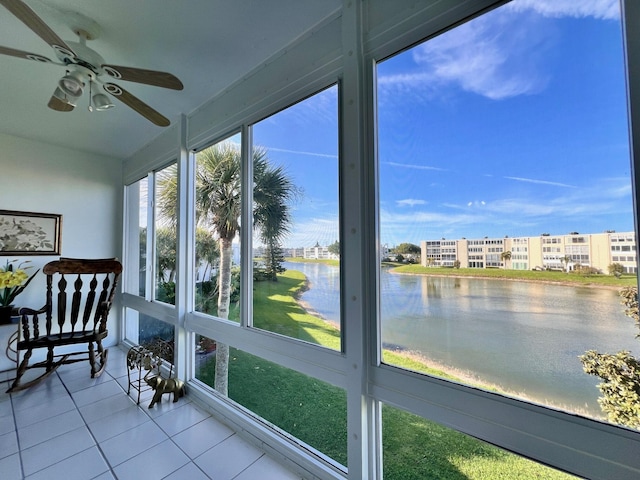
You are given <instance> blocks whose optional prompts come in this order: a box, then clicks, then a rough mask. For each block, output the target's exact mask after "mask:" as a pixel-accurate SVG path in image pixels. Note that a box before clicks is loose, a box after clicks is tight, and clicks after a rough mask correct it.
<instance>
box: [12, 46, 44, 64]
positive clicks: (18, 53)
mask: <svg viewBox="0 0 640 480" xmlns="http://www.w3.org/2000/svg"><path fill="white" fill-rule="evenodd" d="M0 53H1V54H3V55H11V56H12V57H18V58H26V59H27V60H35V61H36V62H43V63H47V62H51V60H49V59H48V58H47V57H44V56H42V55H38V54H37V53H29V52H24V51H22V50H16V49H15V48H9V47H0Z"/></svg>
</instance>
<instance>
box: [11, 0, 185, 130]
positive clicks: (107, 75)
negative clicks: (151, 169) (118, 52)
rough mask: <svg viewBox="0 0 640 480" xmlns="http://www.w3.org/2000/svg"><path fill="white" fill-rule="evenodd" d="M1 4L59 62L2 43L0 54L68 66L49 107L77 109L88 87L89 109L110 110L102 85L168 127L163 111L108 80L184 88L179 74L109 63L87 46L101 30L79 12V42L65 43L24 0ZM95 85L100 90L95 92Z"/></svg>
mask: <svg viewBox="0 0 640 480" xmlns="http://www.w3.org/2000/svg"><path fill="white" fill-rule="evenodd" d="M0 4H2V5H3V6H4V7H5V8H6V9H7V10H9V11H10V12H11V13H12V14H13V15H14V16H15V17H17V18H18V19H19V20H20V21H22V22H23V23H24V24H25V25H26V26H27V27H29V28H30V29H31V30H33V32H34V33H35V34H36V35H38V36H39V37H40V38H42V39H43V40H44V41H45V42H46V43H48V44H49V45H50V46H51V47H52V48H53V50H54V52H55V54H56V57H57V58H58V62H54V61H52V60H50V59H49V58H47V57H44V56H42V55H39V54H35V53H29V52H24V51H22V50H16V49H13V48H9V47H2V46H0V54H4V55H10V56H13V57H19V58H25V59H27V60H34V61H37V62H43V63H53V64H56V65H62V66H63V67H65V69H66V73H65V75H64V76H63V77H62V78H61V79H60V81H59V82H58V86H57V87H56V89H55V91H54V92H53V95H52V96H51V99H50V100H49V103H48V106H49V108H51V109H53V110H56V111H59V112H70V111H71V110H73V109H74V108H75V106H76V103H77V100H78V99H79V98H80V97H81V96H82V93H83V91H84V90H85V88H88V90H89V110H90V111H93V110H94V109H95V110H98V111H101V110H107V109H109V108H111V107H113V106H114V104H113V102H111V100H110V98H109V97H108V96H107V95H105V94H104V93H102V92H101V91H100V88H99V87H100V86H102V89H103V90H104V91H105V92H107V93H109V94H110V95H111V96H113V97H114V98H117V99H118V100H120V101H121V102H122V103H124V104H125V105H127V106H129V107H130V108H132V109H133V110H135V111H136V112H138V113H139V114H140V115H142V116H143V117H145V118H146V119H147V120H149V121H151V122H152V123H154V124H156V125H158V126H160V127H166V126H168V125H169V124H170V122H169V120H168V119H167V118H166V117H164V116H163V115H162V114H160V113H158V112H157V111H156V110H154V109H153V108H151V107H150V106H149V105H147V104H146V103H144V102H143V101H142V100H140V99H139V98H137V97H135V96H133V95H132V94H131V93H129V92H127V91H126V90H125V89H124V88H122V87H120V86H119V85H116V84H115V83H112V82H111V81H109V80H110V79H111V78H114V79H119V80H127V81H130V82H136V83H142V84H145V85H152V86H155V87H163V88H170V89H172V90H182V89H183V88H184V87H183V85H182V82H181V81H180V80H179V79H178V78H177V77H175V76H174V75H172V74H170V73H166V72H159V71H155V70H144V69H141V68H133V67H123V66H117V65H109V64H106V63H105V61H104V59H103V58H102V57H101V56H100V55H99V54H98V53H97V52H95V51H94V50H92V49H91V48H89V47H87V45H86V42H87V40H92V39H94V38H96V36H97V31H98V29H97V25H96V24H95V22H92V21H91V20H89V19H86V18H84V17H81V16H79V15H78V16H77V18H78V19H82V20H81V21H79V22H78V23H80V24H83V25H81V26H78V27H77V28H73V30H74V31H75V33H76V34H77V35H78V37H79V42H64V41H63V40H62V39H61V38H60V37H58V35H56V33H55V32H54V31H53V30H51V28H49V26H47V24H46V23H44V21H42V19H41V18H40V17H39V16H38V15H37V14H36V13H35V12H34V11H33V10H32V9H31V8H30V7H29V6H28V5H27V4H25V3H24V2H23V1H22V0H0ZM94 88H95V89H96V90H97V92H94Z"/></svg>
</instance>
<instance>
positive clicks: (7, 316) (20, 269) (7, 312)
mask: <svg viewBox="0 0 640 480" xmlns="http://www.w3.org/2000/svg"><path fill="white" fill-rule="evenodd" d="M14 262H17V260H12V261H11V262H10V261H9V260H7V263H6V265H5V266H4V267H0V325H4V324H8V323H11V314H12V313H13V310H14V307H13V301H14V300H15V298H16V297H17V296H18V295H20V294H21V293H22V291H23V290H24V289H25V288H26V287H27V285H29V283H31V280H33V277H35V276H36V273H38V272H39V271H40V269H38V270H36V271H35V272H34V273H33V275H31V276H29V275H28V274H27V270H28V269H29V268H32V267H31V266H26V267H24V265H25V264H27V263H30V262H29V261H28V260H27V261H25V262H22V263H20V264H18V266H17V267H15V268H14V265H13V264H14Z"/></svg>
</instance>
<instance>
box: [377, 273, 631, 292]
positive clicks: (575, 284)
mask: <svg viewBox="0 0 640 480" xmlns="http://www.w3.org/2000/svg"><path fill="white" fill-rule="evenodd" d="M396 270H397V268H396V267H391V268H389V273H391V274H393V275H413V276H418V277H438V278H471V279H474V280H499V281H502V280H506V281H508V282H524V283H540V284H544V285H560V286H562V287H576V288H577V287H584V288H604V289H607V290H622V289H624V288H628V287H633V285H604V284H602V283H580V282H571V281H566V282H564V281H558V280H534V279H530V278H510V277H491V276H487V275H454V274H445V273H412V272H398V271H396Z"/></svg>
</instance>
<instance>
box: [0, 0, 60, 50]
mask: <svg viewBox="0 0 640 480" xmlns="http://www.w3.org/2000/svg"><path fill="white" fill-rule="evenodd" d="M0 3H1V4H2V5H4V6H5V8H6V9H7V10H9V11H10V12H11V13H13V15H15V16H16V17H17V18H18V20H20V21H21V22H23V23H24V24H25V25H26V26H27V27H29V28H30V29H31V30H33V32H34V33H35V34H36V35H38V36H39V37H40V38H42V39H43V40H44V41H45V42H47V43H48V44H49V45H51V46H52V47H53V48H54V49H55V48H56V47H57V48H63V49H65V50H67V51H69V52H71V53H73V50H72V49H71V48H69V46H68V45H67V44H66V43H64V40H62V39H61V38H60V37H59V36H58V35H56V33H55V32H54V31H53V30H51V29H50V28H49V26H48V25H47V24H46V23H44V22H43V21H42V19H41V18H40V17H39V16H38V15H36V12H34V11H33V10H31V8H30V7H29V6H28V5H27V4H26V3H24V2H22V1H21V0H0Z"/></svg>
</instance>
